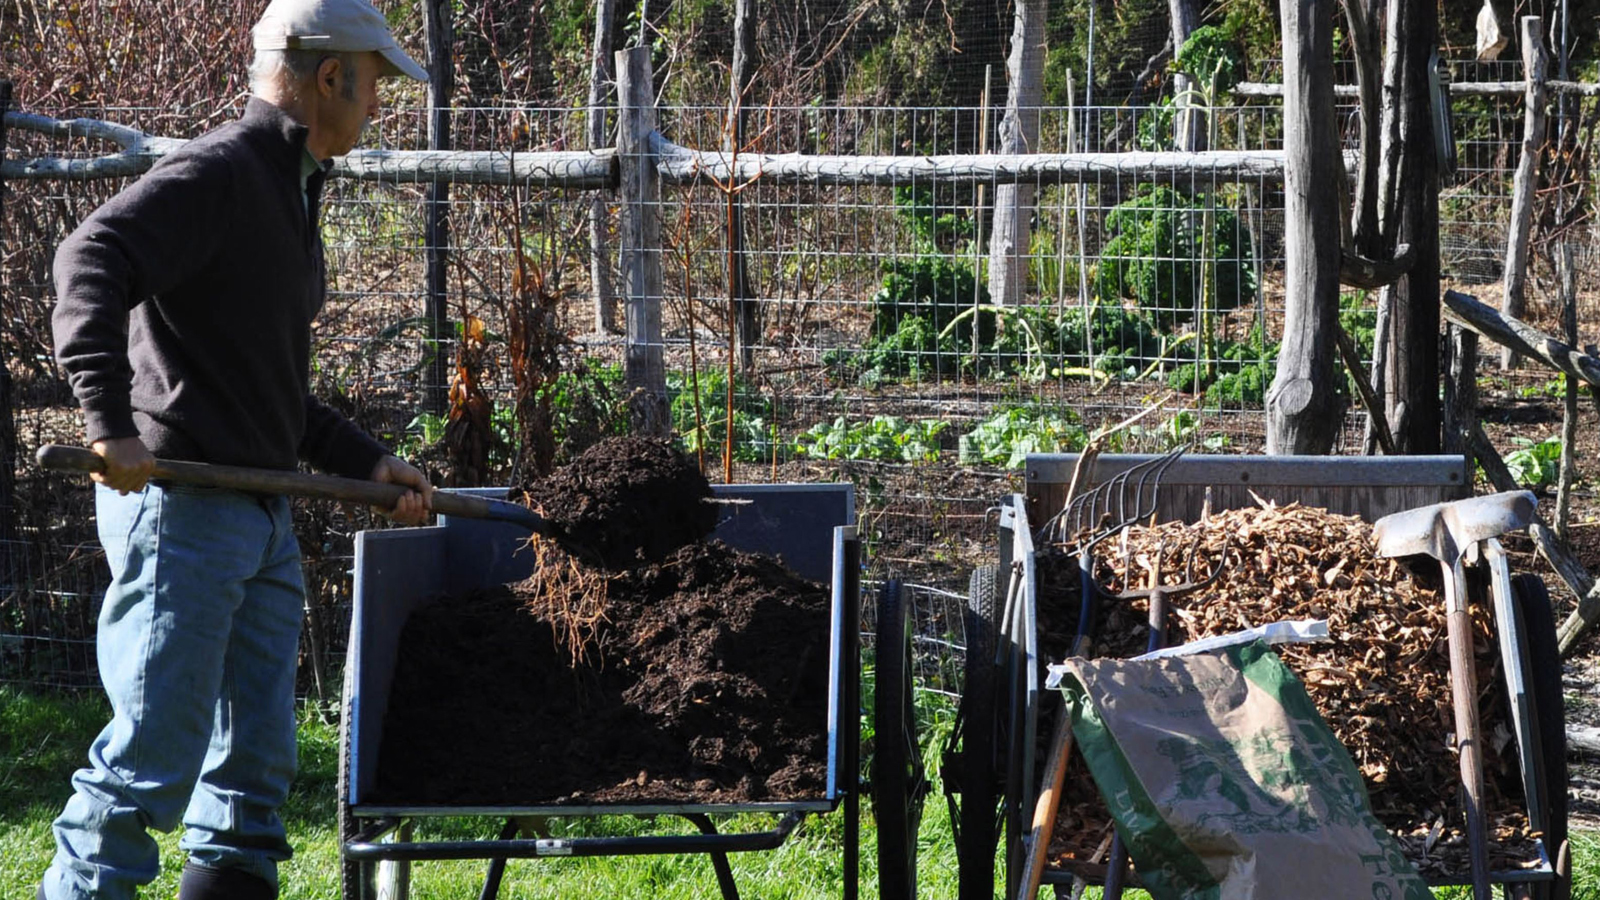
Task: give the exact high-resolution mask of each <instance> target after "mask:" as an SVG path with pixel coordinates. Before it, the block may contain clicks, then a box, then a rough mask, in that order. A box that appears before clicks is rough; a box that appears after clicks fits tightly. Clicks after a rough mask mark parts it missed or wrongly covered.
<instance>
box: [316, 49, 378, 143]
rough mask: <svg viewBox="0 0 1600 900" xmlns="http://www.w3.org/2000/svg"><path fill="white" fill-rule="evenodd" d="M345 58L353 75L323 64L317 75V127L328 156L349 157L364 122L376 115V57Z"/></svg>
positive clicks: (356, 55) (372, 55)
mask: <svg viewBox="0 0 1600 900" xmlns="http://www.w3.org/2000/svg"><path fill="white" fill-rule="evenodd" d="M349 58H351V59H353V61H354V62H355V66H354V71H350V70H349V69H347V68H346V67H345V66H343V65H338V66H328V65H327V64H326V63H325V64H324V66H323V67H322V68H321V69H320V70H319V71H318V73H317V78H318V80H317V92H318V94H319V95H320V96H319V99H320V101H321V103H320V104H319V106H320V110H319V118H320V119H321V123H320V124H321V125H322V130H323V131H324V133H325V134H326V135H327V137H328V140H327V147H328V150H329V155H331V156H343V155H345V154H346V153H349V152H350V151H351V149H353V148H354V147H355V145H356V142H357V141H358V140H360V139H361V131H362V129H363V128H365V127H366V125H367V122H368V121H369V120H371V119H372V118H374V117H375V116H377V114H378V75H379V72H380V68H381V66H380V63H379V57H378V54H377V53H373V52H368V53H355V54H351V56H350V57H349Z"/></svg>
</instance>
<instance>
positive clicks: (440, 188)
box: [422, 0, 454, 415]
mask: <svg viewBox="0 0 1600 900" xmlns="http://www.w3.org/2000/svg"><path fill="white" fill-rule="evenodd" d="M425 6H426V14H425V15H424V17H423V34H424V36H425V38H426V40H427V44H428V149H429V150H448V149H449V148H450V94H451V89H452V87H453V83H452V82H453V80H454V79H453V77H452V76H453V73H454V66H452V65H451V63H450V55H451V54H450V43H451V37H450V4H449V2H448V0H428V2H427V3H426V4H425ZM424 229H425V231H426V241H427V248H426V253H427V268H428V275H427V278H428V295H427V299H426V301H425V302H426V315H427V319H428V348H429V351H430V352H431V353H432V356H431V357H430V359H429V362H428V372H427V376H426V378H427V384H425V385H423V394H422V395H423V403H424V404H425V405H426V407H427V409H428V411H429V412H431V413H433V414H435V415H441V414H443V413H444V411H445V404H446V403H447V402H448V398H449V396H450V392H449V383H448V373H449V371H450V367H449V360H447V359H446V358H445V353H444V346H443V344H444V342H445V341H446V340H447V339H448V338H449V337H450V335H449V330H450V310H449V298H448V294H447V283H446V274H447V273H446V271H445V266H446V264H447V258H448V255H449V252H450V184H449V182H447V181H441V180H435V181H432V182H430V183H429V184H428V204H427V222H426V224H425V225H424Z"/></svg>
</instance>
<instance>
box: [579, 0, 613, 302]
mask: <svg viewBox="0 0 1600 900" xmlns="http://www.w3.org/2000/svg"><path fill="white" fill-rule="evenodd" d="M616 18H617V4H616V0H597V2H596V3H595V6H594V56H593V59H592V60H591V61H590V64H589V119H588V122H587V123H586V124H587V126H588V131H589V149H590V150H598V149H600V148H601V147H605V146H607V137H606V107H605V105H604V104H605V99H606V98H605V95H606V83H607V82H609V81H610V80H611V67H610V65H609V62H608V61H609V60H610V59H611V30H612V27H613V26H614V25H615V24H616ZM608 194H610V191H609V190H607V189H602V190H597V191H594V192H592V193H591V194H590V196H589V290H590V291H591V292H592V293H593V294H594V330H595V333H596V334H611V333H613V332H615V331H616V330H617V295H616V289H615V288H614V287H613V286H612V284H611V260H610V259H609V258H608V257H609V255H610V254H609V253H607V245H608V244H609V243H610V242H609V241H608V240H607V239H606V225H607V224H608V222H607V219H608V214H607V211H606V207H607V202H606V201H607V199H608V198H607V195H608Z"/></svg>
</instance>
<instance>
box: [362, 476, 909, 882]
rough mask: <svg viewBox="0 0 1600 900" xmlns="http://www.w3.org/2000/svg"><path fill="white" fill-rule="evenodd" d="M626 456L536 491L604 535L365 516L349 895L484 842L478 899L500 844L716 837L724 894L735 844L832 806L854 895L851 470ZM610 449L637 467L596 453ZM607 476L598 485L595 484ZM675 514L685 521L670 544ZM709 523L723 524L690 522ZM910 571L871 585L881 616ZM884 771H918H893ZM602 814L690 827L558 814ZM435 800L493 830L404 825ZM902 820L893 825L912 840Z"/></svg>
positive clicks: (681, 841) (472, 855)
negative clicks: (396, 522)
mask: <svg viewBox="0 0 1600 900" xmlns="http://www.w3.org/2000/svg"><path fill="white" fill-rule="evenodd" d="M637 449H638V448H635V450H637ZM644 449H645V450H648V449H649V448H644ZM622 455H623V456H626V455H628V454H622ZM617 456H618V454H615V453H613V454H611V458H610V459H608V460H606V461H603V462H599V463H595V464H594V466H591V470H589V471H585V470H583V469H582V468H581V467H580V468H578V469H576V470H574V471H571V472H567V473H566V474H565V475H563V476H562V477H563V478H564V479H565V482H564V483H559V484H553V485H552V484H551V483H544V484H541V485H538V486H531V488H532V489H531V490H529V492H528V497H529V500H530V501H531V502H530V505H533V506H534V507H535V508H538V509H540V511H541V512H542V513H543V514H544V515H545V516H546V517H547V518H548V519H549V520H550V521H551V522H552V523H553V524H555V525H556V526H557V527H559V528H561V529H562V533H563V535H565V536H566V537H567V538H568V540H565V541H563V545H564V546H566V545H570V546H575V547H580V548H590V549H592V550H594V551H595V552H594V553H593V554H592V555H586V554H582V553H574V554H568V553H567V552H566V551H565V550H563V549H561V548H560V547H557V546H554V545H552V544H548V543H544V544H535V545H529V543H528V540H527V532H526V531H525V530H519V529H517V528H516V527H514V526H509V525H504V524H496V523H492V522H485V521H476V520H466V519H444V520H442V521H441V524H440V525H438V526H434V527H429V528H408V529H390V530H384V531H376V532H364V533H362V534H361V535H359V536H358V538H357V543H356V566H355V604H354V605H355V610H354V620H353V628H352V634H351V639H350V656H349V660H348V662H347V666H346V685H345V691H344V698H345V710H344V717H343V721H342V729H341V747H340V766H339V770H340V780H341V784H340V797H339V812H340V826H341V838H342V840H341V849H342V854H343V858H344V877H343V882H344V883H343V892H344V896H345V897H346V898H347V900H356V898H360V900H369V898H376V897H378V896H380V893H379V892H380V888H382V890H383V891H384V895H385V896H396V897H404V896H405V895H406V892H407V890H408V888H407V885H408V883H409V870H410V867H411V865H412V864H413V863H417V862H420V861H428V860H442V859H482V860H486V861H487V862H488V869H487V875H486V878H485V883H484V887H483V890H482V893H481V896H482V897H492V896H495V895H496V893H497V892H498V889H499V885H500V881H501V879H502V877H503V874H504V870H505V865H506V861H507V860H508V859H535V858H564V857H584V856H618V855H641V854H686V853H687V854H707V855H709V857H710V858H711V861H712V864H713V867H714V870H715V872H716V876H717V880H718V884H719V887H720V889H721V892H722V894H723V896H724V897H726V898H730V900H731V898H735V897H737V895H738V891H737V887H736V886H735V884H734V882H733V876H732V872H731V869H730V867H729V865H728V860H727V855H728V854H729V853H735V852H747V851H758V850H768V849H773V848H776V847H778V846H780V845H782V844H783V843H784V841H785V840H786V839H787V838H788V836H789V835H790V834H791V833H792V832H793V831H794V829H795V828H796V827H797V826H798V825H799V824H800V822H801V821H802V820H803V819H804V818H805V817H806V816H807V815H811V814H821V813H827V812H831V811H835V810H837V809H838V808H839V807H841V806H843V815H844V816H845V819H844V830H845V841H844V843H845V846H844V851H843V852H844V855H845V859H844V871H845V872H846V888H845V892H846V896H854V895H855V893H856V890H857V883H856V878H855V877H854V873H855V871H856V869H857V860H856V858H855V853H856V845H857V833H858V830H859V819H858V816H859V813H858V796H859V794H860V793H861V792H862V782H861V779H860V777H859V775H858V774H857V773H858V770H859V765H858V760H859V758H860V749H859V745H858V744H859V734H858V725H857V723H858V721H859V715H858V710H859V700H858V698H859V695H860V689H859V685H860V679H861V672H860V658H861V654H860V651H859V641H860V633H859V630H858V623H859V621H860V614H859V606H860V602H861V600H860V598H861V586H860V582H859V572H860V568H861V566H860V552H861V550H860V543H859V541H858V540H857V538H856V536H855V531H854V527H853V496H852V492H851V489H850V487H849V486H848V485H727V486H718V487H717V488H716V489H715V492H714V495H711V493H710V492H709V491H706V494H707V496H704V497H690V498H689V499H688V500H687V501H686V502H685V501H684V500H683V499H682V498H681V495H682V492H683V491H684V490H685V489H686V488H685V486H684V485H683V484H673V483H670V482H673V481H674V477H675V476H673V474H672V473H670V472H669V473H668V474H667V476H666V477H665V478H656V477H655V474H660V471H661V469H662V468H663V466H660V465H656V464H655V463H660V462H661V461H660V460H656V461H654V462H652V461H651V460H649V459H645V460H644V463H643V464H641V465H629V464H627V463H626V460H619V459H618V458H617ZM632 456H633V457H634V458H635V459H639V458H641V457H648V456H649V454H648V453H639V452H634V453H632ZM669 462H670V461H669ZM615 465H623V467H624V468H627V469H629V471H624V472H617V471H612V472H605V471H599V472H598V474H596V471H598V470H597V469H595V467H596V466H598V469H604V468H606V467H607V466H615ZM666 468H669V469H670V465H668V466H666ZM640 469H643V470H647V471H646V475H648V476H649V477H645V478H643V480H640V479H639V477H637V476H638V474H639V473H638V471H636V470H640ZM651 473H655V474H651ZM591 477H593V478H600V479H603V480H605V481H606V482H607V485H608V486H607V488H606V490H604V491H597V490H596V488H595V486H594V485H593V484H584V483H582V481H583V479H585V478H591ZM619 483H620V484H625V485H626V489H625V490H622V491H617V490H614V489H613V487H614V486H615V485H616V484H619ZM699 485H700V486H701V487H700V488H698V489H697V488H695V487H694V485H693V483H692V481H691V483H690V484H689V485H688V487H687V490H689V491H690V493H694V492H695V491H696V490H700V491H705V490H706V489H705V487H704V481H703V479H701V480H699ZM597 495H602V496H603V497H609V498H613V499H611V500H603V501H599V502H597V501H594V500H593V498H594V497H595V496H597ZM619 496H631V497H632V498H633V499H634V501H635V503H634V504H633V505H631V506H618V505H617V504H616V503H615V502H613V501H614V498H616V497H619ZM674 497H678V499H673V498H674ZM703 501H714V502H710V503H706V502H703ZM641 509H642V510H643V512H642V513H641V512H640V510H641ZM708 511H709V512H708ZM696 517H698V519H699V521H698V522H696V521H694V519H696ZM686 520H688V521H686ZM669 526H670V527H676V528H680V530H681V531H682V534H681V535H679V536H678V537H675V538H673V539H670V540H658V538H659V536H660V534H661V533H662V532H664V531H666V530H668V527H669ZM711 526H715V532H714V534H713V538H714V540H712V541H709V542H707V541H703V540H695V538H698V537H704V535H705V531H706V530H708V529H709V528H711ZM652 542H655V543H652ZM585 556H587V558H584V557H585ZM780 558H781V564H780V562H779V559H780ZM897 587H898V586H897V585H886V586H884V587H883V588H882V589H881V590H879V591H876V592H875V596H876V601H875V602H877V603H878V604H879V605H880V610H879V618H880V621H882V622H887V621H891V620H892V619H893V617H894V615H895V608H896V604H898V603H899V598H898V590H897ZM597 598H598V599H600V600H602V601H603V603H602V604H601V605H600V606H585V604H586V603H593V602H594V601H595V600H596V599H597ZM880 630H882V627H881V626H880ZM879 643H880V645H881V644H882V640H881V639H880V641H879ZM880 665H881V663H880ZM881 727H882V726H880V729H881ZM901 727H902V728H904V727H908V726H905V725H903V726H901ZM884 758H885V759H886V760H887V761H888V762H889V763H892V762H893V759H894V755H893V754H892V753H891V754H888V755H886V756H885V757H884ZM870 780H871V782H872V784H873V785H874V787H875V788H876V789H880V790H887V789H890V788H893V787H895V786H902V790H903V786H904V785H906V784H908V783H909V782H908V781H907V780H905V778H904V777H902V778H901V779H896V778H894V777H891V776H890V775H889V774H887V773H883V772H880V771H879V770H877V769H875V770H874V772H873V773H872V777H871V779H870ZM877 799H878V802H879V803H880V804H882V803H883V802H885V801H884V799H883V798H882V797H881V796H880V797H879V798H877ZM902 808H905V807H904V806H903V807H902ZM749 813H760V814H764V816H763V817H758V818H757V819H756V821H757V823H758V824H757V825H756V826H755V827H756V829H757V830H754V831H750V830H743V829H748V828H749V827H750V826H748V825H746V824H740V825H737V826H735V827H734V828H732V829H729V827H728V821H729V820H730V819H732V818H733V817H734V816H735V815H736V814H749ZM611 815H628V816H667V817H677V818H680V819H684V820H687V821H688V822H691V823H693V827H694V829H695V832H694V833H677V834H674V833H660V834H657V833H651V834H645V835H626V836H624V835H619V836H603V837H600V836H597V837H557V836H553V835H552V833H551V832H550V831H549V829H548V828H547V827H546V824H547V823H548V822H549V821H550V820H551V819H556V818H561V817H599V816H611ZM442 816H451V817H470V820H477V819H478V818H480V817H481V818H482V820H483V821H484V826H485V833H486V835H487V834H490V833H493V832H494V829H496V827H497V830H498V834H497V835H496V836H494V837H487V836H486V837H484V838H483V839H475V840H450V841H419V840H414V839H413V834H412V829H411V825H412V824H413V823H415V822H417V821H419V820H423V819H425V818H427V817H442ZM762 818H765V819H766V821H767V822H768V824H769V825H770V827H766V826H763V825H761V824H759V823H760V822H761V820H762ZM882 818H883V817H882V816H881V815H880V826H879V827H880V833H884V828H885V823H884V822H883V821H882ZM748 821H750V819H749V818H748V816H746V817H744V818H741V819H739V822H740V823H746V822H748ZM496 822H498V823H500V824H499V825H498V826H496V825H495V823H496ZM894 827H896V826H894V825H893V823H892V822H891V823H889V831H888V832H887V833H885V840H887V842H888V843H889V844H890V845H899V846H904V845H907V844H909V843H910V839H908V838H906V837H905V836H904V835H898V836H897V835H895V834H894V833H893V828H894ZM910 827H912V828H914V827H915V825H914V823H913V824H911V825H910ZM724 829H728V830H724ZM911 877H914V876H913V875H912V873H911V872H909V871H906V872H903V873H897V874H889V875H887V876H886V881H885V882H884V883H883V884H882V885H881V887H880V894H881V895H883V896H892V895H895V894H896V893H898V894H899V895H901V896H910V890H909V889H908V888H907V887H906V886H905V885H903V884H900V882H902V881H905V880H908V879H909V878H911ZM897 885H899V886H897Z"/></svg>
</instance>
